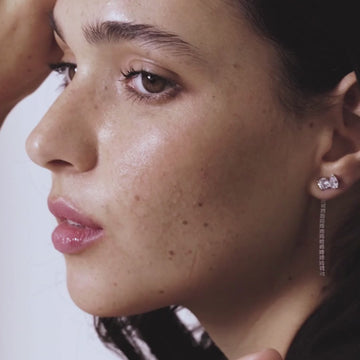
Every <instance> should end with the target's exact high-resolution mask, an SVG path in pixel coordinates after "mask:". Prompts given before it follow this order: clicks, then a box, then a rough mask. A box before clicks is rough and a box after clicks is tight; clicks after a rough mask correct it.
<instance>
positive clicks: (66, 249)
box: [48, 198, 104, 254]
mask: <svg viewBox="0 0 360 360" xmlns="http://www.w3.org/2000/svg"><path fill="white" fill-rule="evenodd" d="M48 207H49V210H50V212H51V213H52V214H53V215H54V216H55V217H56V219H57V221H58V223H59V225H58V226H57V227H56V229H55V230H54V232H53V233H52V242H53V244H54V247H55V249H57V250H58V251H60V252H61V253H63V254H77V253H80V252H82V251H84V250H85V249H87V248H88V247H89V246H91V245H92V244H93V243H94V242H95V241H97V240H99V239H100V238H101V237H102V236H103V233H104V230H103V228H102V227H101V226H99V225H98V224H96V223H95V222H94V221H92V220H91V219H90V218H89V217H88V216H86V215H84V214H83V213H81V212H80V211H79V210H77V209H76V207H75V206H73V205H72V204H71V203H70V202H68V201H66V200H65V199H63V198H57V199H50V198H49V199H48Z"/></svg>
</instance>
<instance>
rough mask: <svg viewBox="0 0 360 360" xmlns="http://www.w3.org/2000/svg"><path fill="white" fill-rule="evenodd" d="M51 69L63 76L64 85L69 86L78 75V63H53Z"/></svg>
mask: <svg viewBox="0 0 360 360" xmlns="http://www.w3.org/2000/svg"><path fill="white" fill-rule="evenodd" d="M50 69H51V70H53V71H56V72H57V73H58V74H60V75H61V76H63V78H64V81H63V85H64V86H68V85H69V84H70V83H71V81H72V80H73V79H74V77H75V75H76V72H77V65H76V64H73V63H66V62H62V63H58V64H51V65H50Z"/></svg>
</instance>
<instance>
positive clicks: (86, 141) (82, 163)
mask: <svg viewBox="0 0 360 360" xmlns="http://www.w3.org/2000/svg"><path fill="white" fill-rule="evenodd" d="M69 90H70V89H69ZM90 99H91V97H90V94H88V95H85V94H84V93H81V91H80V90H76V89H73V90H71V91H65V92H64V93H63V94H62V95H61V96H60V97H59V98H58V100H57V101H56V102H55V103H54V105H53V106H52V107H51V108H50V109H49V111H48V112H47V114H46V115H45V116H44V117H43V119H42V120H41V121H40V123H39V124H38V125H37V127H36V128H35V129H34V130H33V131H32V133H31V134H30V135H29V137H28V139H27V142H26V150H27V153H28V155H29V156H30V158H31V159H32V160H33V161H34V162H35V163H37V164H38V165H40V166H42V167H45V168H48V169H50V170H51V171H60V170H61V169H64V168H66V169H72V170H73V171H78V172H86V171H89V170H91V169H92V168H94V167H95V166H96V163H97V155H98V154H97V135H96V128H95V123H96V121H94V109H90V105H91V100H90Z"/></svg>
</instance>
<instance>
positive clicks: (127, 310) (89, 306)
mask: <svg viewBox="0 0 360 360" xmlns="http://www.w3.org/2000/svg"><path fill="white" fill-rule="evenodd" d="M127 285H128V286H127V287H126V286H119V285H117V286H116V287H114V284H104V283H97V282H96V281H95V280H94V279H92V281H85V280H84V279H80V278H79V277H77V276H74V275H73V274H71V273H69V272H68V274H67V287H68V291H69V294H70V297H71V299H72V300H73V302H74V303H75V305H76V306H77V307H79V308H80V309H81V310H83V311H85V312H86V313H88V314H91V315H94V316H100V317H120V316H131V315H137V314H142V313H146V312H149V311H152V310H155V309H159V308H162V307H165V306H169V305H172V303H173V302H172V301H171V300H174V299H172V298H171V299H170V298H169V296H167V294H166V293H165V292H163V291H161V292H160V291H155V290H153V289H150V288H148V289H144V288H141V289H140V287H138V286H132V285H133V284H127Z"/></svg>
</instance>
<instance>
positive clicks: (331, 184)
mask: <svg viewBox="0 0 360 360" xmlns="http://www.w3.org/2000/svg"><path fill="white" fill-rule="evenodd" d="M317 185H318V187H319V189H320V190H322V191H326V190H336V189H338V188H339V179H338V178H337V177H336V176H335V175H331V176H330V178H325V177H323V178H321V179H320V180H318V182H317ZM326 205H327V203H326V200H321V203H320V222H319V269H320V276H326V247H325V240H326Z"/></svg>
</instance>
